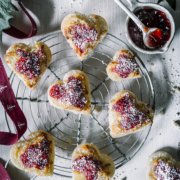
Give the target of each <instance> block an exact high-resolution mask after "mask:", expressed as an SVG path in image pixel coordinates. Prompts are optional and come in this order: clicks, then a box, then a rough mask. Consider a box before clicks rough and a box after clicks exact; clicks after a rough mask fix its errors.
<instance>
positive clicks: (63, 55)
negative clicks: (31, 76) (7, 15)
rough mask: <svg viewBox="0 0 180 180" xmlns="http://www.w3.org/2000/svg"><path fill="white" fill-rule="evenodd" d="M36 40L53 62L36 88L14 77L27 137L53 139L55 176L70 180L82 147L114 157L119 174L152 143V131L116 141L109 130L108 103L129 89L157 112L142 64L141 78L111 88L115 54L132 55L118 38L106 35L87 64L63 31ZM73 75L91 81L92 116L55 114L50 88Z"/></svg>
mask: <svg viewBox="0 0 180 180" xmlns="http://www.w3.org/2000/svg"><path fill="white" fill-rule="evenodd" d="M38 40H39V41H43V42H45V43H46V44H47V45H48V46H49V47H50V49H51V51H52V55H53V56H52V58H53V60H52V63H51V65H50V66H49V67H48V69H47V71H46V72H45V74H44V75H43V77H42V79H41V81H40V83H39V84H38V86H37V88H36V89H35V90H29V89H28V88H26V87H25V86H24V84H23V83H22V81H20V80H19V79H18V78H17V77H16V76H15V74H14V73H11V75H10V82H11V85H12V87H13V90H14V92H15V96H16V99H17V100H18V103H19V105H20V107H21V108H22V110H23V112H24V113H25V115H26V118H27V120H28V131H27V132H26V134H25V135H24V137H26V135H28V134H29V133H30V132H33V131H36V130H38V129H44V130H46V131H47V132H49V133H50V134H52V135H53V136H54V138H55V140H56V150H55V165H54V174H57V175H61V176H64V177H69V178H70V177H72V175H71V154H72V152H73V150H74V148H75V147H76V146H77V145H78V144H81V143H85V142H88V143H94V144H95V145H97V146H98V148H99V149H100V150H101V151H102V152H104V153H106V154H108V155H109V156H111V157H112V159H113V160H114V163H115V167H116V168H119V167H120V166H122V165H123V164H125V163H126V162H127V161H129V160H130V159H131V158H132V157H133V156H134V155H135V154H136V153H137V152H138V151H139V149H140V148H141V147H142V145H143V144H144V142H145V141H146V139H147V137H148V134H149V132H150V129H151V126H149V127H146V128H145V129H143V130H142V131H140V132H137V133H134V134H131V135H128V136H125V137H121V138H118V139H113V138H112V137H111V136H110V134H109V127H108V102H109V100H110V99H111V97H112V96H113V95H114V94H115V93H116V92H118V91H120V90H123V89H128V90H130V91H132V92H134V93H135V94H136V95H137V97H138V98H139V99H140V100H142V101H144V102H146V103H147V104H149V105H150V106H151V107H152V108H153V109H154V107H155V97H154V90H153V86H152V82H151V79H150V77H149V74H148V71H147V69H146V67H145V65H144V63H143V62H142V60H141V59H140V58H138V57H136V61H137V63H138V64H139V67H140V71H141V74H142V77H141V78H138V79H132V80H123V81H120V82H113V81H111V80H110V79H109V78H108V77H107V74H106V66H107V64H108V63H109V62H110V60H111V59H112V57H113V55H114V53H115V52H116V51H117V50H119V49H122V48H125V49H127V48H128V49H129V47H128V46H127V45H126V44H125V43H124V42H123V41H121V40H120V39H118V38H116V37H115V36H113V35H111V34H107V36H106V38H105V39H104V40H103V41H102V42H101V43H100V44H99V45H98V47H97V48H96V49H95V51H94V54H93V55H92V56H91V57H90V58H88V59H87V60H85V61H83V62H81V61H80V60H78V58H77V57H76V55H75V53H74V52H73V50H72V49H71V48H70V47H69V45H68V43H67V42H66V40H65V39H64V37H63V35H62V33H61V32H60V31H56V32H53V33H50V34H48V35H46V36H44V37H43V38H41V39H38ZM72 69H79V70H82V71H84V72H85V73H86V74H87V75H88V77H89V81H90V87H91V95H92V99H91V101H92V103H91V106H92V112H91V114H90V116H87V115H80V114H79V115H77V114H73V113H71V112H68V111H65V110H60V109H56V108H54V107H52V106H51V105H50V104H49V102H48V98H47V89H48V87H49V85H50V84H52V83H53V82H56V81H57V80H58V79H63V76H64V74H65V73H67V72H68V71H70V70H72ZM5 118H6V122H7V126H8V128H9V131H14V127H13V125H12V124H11V123H9V122H10V120H9V117H8V116H7V115H6V113H5Z"/></svg>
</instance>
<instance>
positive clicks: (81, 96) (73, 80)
mask: <svg viewBox="0 0 180 180" xmlns="http://www.w3.org/2000/svg"><path fill="white" fill-rule="evenodd" d="M48 99H49V102H50V104H51V105H52V106H54V107H56V108H59V109H65V110H69V111H72V112H74V113H81V114H89V113H90V111H91V100H90V99H91V95H90V88H89V80H88V77H87V75H86V74H85V73H84V72H82V71H79V70H71V71H69V72H68V73H66V74H65V76H64V78H63V80H59V81H57V82H55V83H54V84H52V85H51V86H50V87H49V89H48Z"/></svg>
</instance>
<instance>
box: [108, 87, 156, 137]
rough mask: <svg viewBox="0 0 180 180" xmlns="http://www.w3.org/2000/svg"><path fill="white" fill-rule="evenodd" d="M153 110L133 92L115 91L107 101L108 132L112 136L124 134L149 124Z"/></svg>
mask: <svg viewBox="0 0 180 180" xmlns="http://www.w3.org/2000/svg"><path fill="white" fill-rule="evenodd" d="M152 122H153V111H152V109H151V108H150V107H148V106H147V105H146V104H145V103H144V102H141V101H139V100H138V99H137V97H136V96H135V94H134V93H132V92H130V91H127V90H123V91H121V92H118V93H116V94H115V95H114V96H113V97H112V99H111V101H110V103H109V127H110V134H111V136H112V137H114V138H118V137H121V136H125V135H128V134H131V133H134V132H137V131H139V130H141V129H142V128H144V127H146V126H148V125H151V124H152Z"/></svg>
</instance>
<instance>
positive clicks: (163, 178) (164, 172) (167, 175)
mask: <svg viewBox="0 0 180 180" xmlns="http://www.w3.org/2000/svg"><path fill="white" fill-rule="evenodd" d="M154 171H155V175H156V177H157V180H179V179H180V169H178V168H176V167H173V166H171V165H170V164H168V163H167V162H165V161H163V160H159V162H158V164H157V165H156V167H155V169H154Z"/></svg>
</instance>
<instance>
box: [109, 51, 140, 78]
mask: <svg viewBox="0 0 180 180" xmlns="http://www.w3.org/2000/svg"><path fill="white" fill-rule="evenodd" d="M106 72H107V75H108V77H109V78H110V79H111V80H113V81H120V80H122V79H132V78H139V77H141V74H140V70H139V65H138V64H137V62H136V59H135V55H134V54H133V53H132V52H131V51H129V50H127V49H122V50H119V51H117V52H116V53H115V55H114V57H113V60H112V61H111V62H110V63H109V64H108V65H107V68H106Z"/></svg>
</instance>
